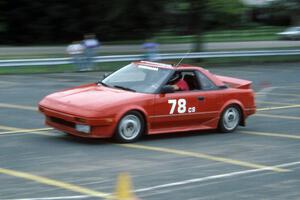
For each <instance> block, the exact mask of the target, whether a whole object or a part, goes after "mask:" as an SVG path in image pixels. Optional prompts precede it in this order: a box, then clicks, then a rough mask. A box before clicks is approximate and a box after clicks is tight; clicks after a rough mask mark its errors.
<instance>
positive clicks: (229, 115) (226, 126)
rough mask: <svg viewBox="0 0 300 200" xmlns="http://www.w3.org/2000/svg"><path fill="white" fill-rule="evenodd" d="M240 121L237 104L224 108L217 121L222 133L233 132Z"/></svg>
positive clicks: (239, 111)
mask: <svg viewBox="0 0 300 200" xmlns="http://www.w3.org/2000/svg"><path fill="white" fill-rule="evenodd" d="M240 121H241V110H240V108H239V107H238V106H235V105H229V106H228V107H226V108H225V110H224V111H223V113H222V115H221V119H220V121H219V130H220V131H221V132H223V133H229V132H233V131H234V130H235V129H236V128H237V127H238V125H239V124H240Z"/></svg>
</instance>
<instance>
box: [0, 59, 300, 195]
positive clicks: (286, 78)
mask: <svg viewBox="0 0 300 200" xmlns="http://www.w3.org/2000/svg"><path fill="white" fill-rule="evenodd" d="M209 69H210V70H211V71H212V72H214V73H217V74H220V75H228V76H234V77H239V78H244V79H248V80H252V81H253V88H254V90H255V92H256V101H257V106H258V112H257V114H256V115H254V116H251V117H250V118H249V119H248V120H247V126H246V127H239V128H238V129H237V130H236V132H234V133H230V134H221V133H218V132H217V131H201V132H193V133H180V134H171V133H170V134H164V135H161V136H148V137H146V138H144V139H142V140H140V141H138V142H136V143H134V144H127V145H121V144H116V143H113V142H111V141H110V140H82V139H79V138H74V137H70V136H67V135H65V134H64V133H61V132H59V131H55V130H52V129H49V127H46V126H45V125H44V122H43V120H44V118H43V115H41V114H40V113H39V112H38V111H37V108H36V106H37V103H38V102H39V101H40V100H41V99H42V98H43V97H44V96H45V95H47V94H49V93H52V92H55V91H58V90H62V89H65V88H70V87H73V86H77V85H80V84H84V83H89V82H95V81H97V80H98V79H99V78H100V77H101V73H100V72H86V73H62V74H35V75H1V76H0V200H38V199H39V200H63V199H88V200H90V199H99V197H100V199H105V196H106V195H108V194H111V193H114V191H115V186H116V179H117V176H118V175H119V174H120V173H122V172H127V173H129V175H130V177H131V178H132V183H133V186H134V188H133V190H134V193H135V194H136V195H137V196H138V197H139V199H140V200H164V199H172V200H202V199H203V200H211V199H222V200H225V199H228V200H229V199H230V200H232V199H237V200H240V199H249V200H250V199H251V200H252V199H272V200H282V199H290V200H296V199H299V198H300V190H299V188H300V154H299V152H300V133H299V129H300V123H299V122H300V78H299V75H300V63H281V64H264V65H244V66H233V67H218V66H210V68H209ZM95 196H98V197H95Z"/></svg>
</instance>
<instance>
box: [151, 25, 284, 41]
mask: <svg viewBox="0 0 300 200" xmlns="http://www.w3.org/2000/svg"><path fill="white" fill-rule="evenodd" d="M284 29H285V28H284V27H274V26H261V27H254V28H247V29H233V30H216V31H208V32H205V33H204V34H203V36H202V41H203V42H234V41H266V40H277V39H278V36H277V35H276V33H278V32H281V31H283V30H284ZM154 40H155V41H157V42H159V43H161V44H164V43H192V42H193V40H194V37H193V36H191V35H186V36H174V35H173V36H172V35H171V34H169V35H165V36H164V35H163V34H162V35H160V36H156V37H155V38H154Z"/></svg>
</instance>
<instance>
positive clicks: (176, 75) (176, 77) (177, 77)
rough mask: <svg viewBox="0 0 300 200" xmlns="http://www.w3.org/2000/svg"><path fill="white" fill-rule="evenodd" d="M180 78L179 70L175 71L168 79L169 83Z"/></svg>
mask: <svg viewBox="0 0 300 200" xmlns="http://www.w3.org/2000/svg"><path fill="white" fill-rule="evenodd" d="M181 78H182V74H181V73H180V72H175V73H174V74H173V76H172V77H171V78H170V80H169V81H168V83H169V84H174V83H176V82H177V81H179V80H180V79H181Z"/></svg>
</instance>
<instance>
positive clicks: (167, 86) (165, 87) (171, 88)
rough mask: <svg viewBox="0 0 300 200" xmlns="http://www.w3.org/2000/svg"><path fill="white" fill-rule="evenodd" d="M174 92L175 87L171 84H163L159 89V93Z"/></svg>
mask: <svg viewBox="0 0 300 200" xmlns="http://www.w3.org/2000/svg"><path fill="white" fill-rule="evenodd" d="M174 92H175V89H174V88H173V87H172V86H171V85H165V86H163V87H162V88H161V90H160V93H161V94H166V93H174Z"/></svg>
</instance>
